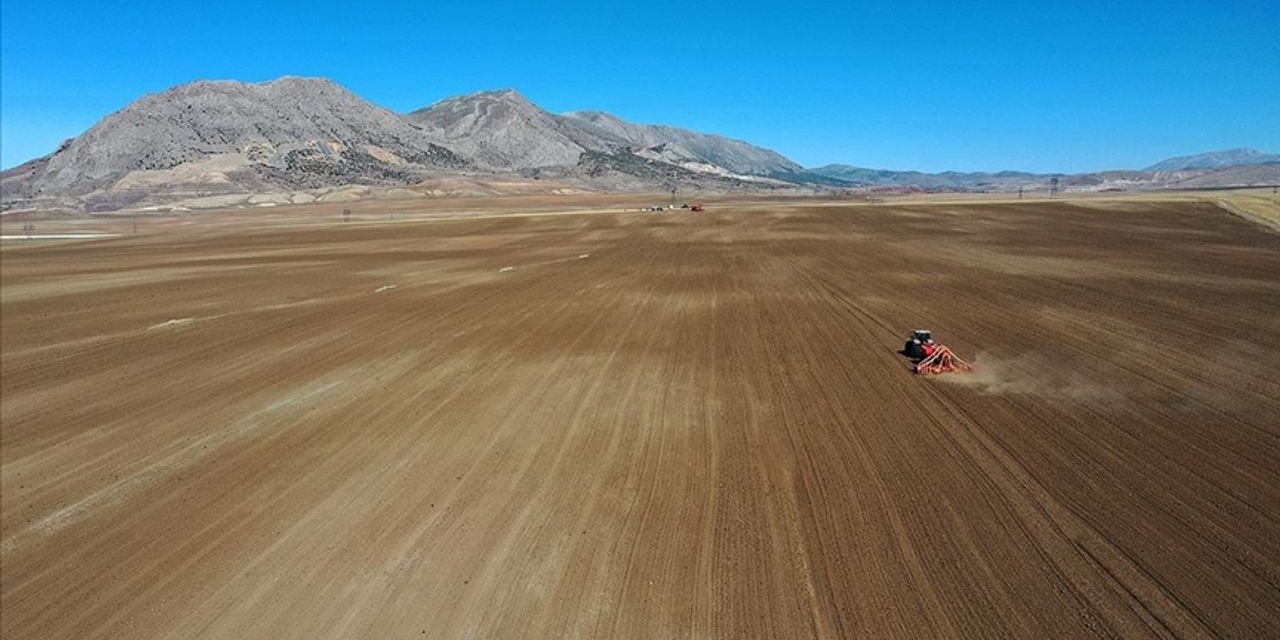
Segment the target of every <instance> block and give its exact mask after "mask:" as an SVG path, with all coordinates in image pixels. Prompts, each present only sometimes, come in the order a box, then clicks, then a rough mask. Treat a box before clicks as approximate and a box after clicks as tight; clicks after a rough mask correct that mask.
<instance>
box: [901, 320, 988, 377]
mask: <svg viewBox="0 0 1280 640" xmlns="http://www.w3.org/2000/svg"><path fill="white" fill-rule="evenodd" d="M902 355H905V356H907V357H908V358H910V359H911V362H912V365H911V370H912V371H913V372H915V373H920V374H933V373H956V372H965V371H973V366H972V365H970V364H969V363H968V362H965V361H964V360H961V359H960V356H957V355H956V354H955V353H954V352H953V351H951V349H950V348H948V347H947V346H946V345H941V344H938V343H937V342H934V341H933V332H932V331H929V330H927V329H916V330H915V331H912V332H911V337H910V338H907V343H906V345H904V346H903V347H902Z"/></svg>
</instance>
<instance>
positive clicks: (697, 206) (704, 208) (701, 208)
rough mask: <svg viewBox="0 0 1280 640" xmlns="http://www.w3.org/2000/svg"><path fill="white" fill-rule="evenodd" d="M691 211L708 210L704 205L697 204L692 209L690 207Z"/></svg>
mask: <svg viewBox="0 0 1280 640" xmlns="http://www.w3.org/2000/svg"><path fill="white" fill-rule="evenodd" d="M689 210H690V211H706V210H707V208H706V207H704V206H702V203H701V202H699V203H698V204H695V205H693V206H692V207H689Z"/></svg>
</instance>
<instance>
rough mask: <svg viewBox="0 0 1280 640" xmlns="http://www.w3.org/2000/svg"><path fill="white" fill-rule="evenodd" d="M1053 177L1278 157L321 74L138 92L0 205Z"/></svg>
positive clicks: (986, 183) (1275, 179) (1152, 177)
mask: <svg viewBox="0 0 1280 640" xmlns="http://www.w3.org/2000/svg"><path fill="white" fill-rule="evenodd" d="M1273 160H1274V161H1275V162H1273ZM1235 163H1249V164H1248V165H1247V166H1241V165H1239V164H1235ZM1153 168H1155V169H1158V170H1152V169H1153ZM1054 180H1057V183H1058V184H1057V186H1058V187H1059V188H1060V189H1065V190H1078V191H1103V190H1126V189H1159V188H1175V187H1178V186H1180V185H1181V186H1186V187H1187V188H1193V187H1194V188H1213V187H1220V186H1228V185H1231V186H1250V185H1267V186H1271V185H1274V184H1277V183H1280V156H1275V155H1270V154H1263V153H1261V152H1258V151H1255V150H1253V149H1243V148H1242V149H1230V150H1226V151H1220V152H1209V153H1204V154H1196V155H1191V156H1179V157H1177V158H1170V159H1167V160H1164V161H1161V162H1160V163H1157V164H1155V165H1152V167H1148V170H1145V171H1137V170H1120V171H1102V172H1094V173H1088V174H1073V175H1069V174H1036V173H1028V172H1021V171H1001V172H994V173H989V172H959V171H948V172H941V173H924V172H919V171H889V170H882V169H868V168H861V167H856V166H853V165H839V164H836V165H826V166H823V167H815V168H811V169H806V168H805V167H802V166H801V165H799V164H798V163H795V162H793V161H792V160H790V159H788V158H787V157H786V156H784V155H782V154H780V153H778V152H777V151H774V150H772V149H767V148H764V147H760V146H757V145H753V144H751V143H749V142H746V141H743V140H738V139H734V138H729V137H726V136H721V135H717V134H710V133H701V132H697V131H693V130H689V129H682V128H679V127H674V126H669V125H659V124H639V123H632V122H628V121H626V120H623V119H622V118H619V117H618V116H616V115H613V114H610V113H607V112H603V111H593V110H581V111H569V112H565V113H559V114H557V113H552V112H550V111H547V110H545V109H543V108H542V107H540V106H538V105H537V104H535V103H534V102H532V101H530V100H529V99H528V98H526V97H525V96H524V95H523V94H521V93H520V92H518V91H516V90H515V89H510V88H507V89H497V90H490V91H480V92H476V93H472V94H468V95H462V96H453V97H450V98H445V99H443V100H439V101H437V102H435V103H433V104H431V105H428V106H426V107H423V108H420V109H416V110H414V111H411V112H409V113H403V114H401V113H395V112H393V111H390V110H388V109H386V108H383V107H380V106H378V105H375V104H373V103H370V102H368V101H366V100H364V99H363V98H361V97H359V96H357V95H356V94H354V93H352V92H351V91H350V90H348V89H346V88H345V87H343V86H341V85H339V84H337V83H335V82H333V81H332V80H329V79H327V78H308V77H300V76H284V77H281V78H277V79H275V80H270V81H266V82H259V83H246V82H239V81H235V80H198V81H195V82H191V83H186V84H182V85H177V86H175V87H171V88H169V89H166V90H165V91H161V92H158V93H151V94H146V95H143V96H141V97H140V98H138V99H137V100H135V101H133V102H131V103H130V104H129V105H127V106H125V107H124V108H122V109H120V110H117V111H115V112H113V113H110V114H108V115H107V116H105V117H104V118H102V119H101V120H100V121H98V122H97V123H96V124H94V125H93V126H92V127H90V128H89V129H88V130H86V131H85V132H84V133H82V134H81V135H79V136H76V137H75V138H71V139H69V140H67V141H66V142H64V143H63V144H62V145H60V146H59V147H58V149H57V150H55V151H54V152H53V153H50V154H48V155H46V156H42V157H40V158H36V159H33V160H31V161H28V162H26V163H23V164H21V165H18V166H17V167H13V168H11V169H8V170H5V171H4V172H2V173H0V191H2V192H3V193H2V194H0V209H3V210H6V211H7V210H12V209H19V208H21V209H29V208H37V209H38V208H62V209H72V210H82V211H90V212H92V211H112V210H121V209H139V208H144V209H145V208H152V209H154V208H164V207H178V208H183V207H188V206H190V207H204V206H223V205H226V204H227V203H232V204H255V203H256V204H264V203H265V204H289V203H303V202H310V201H313V200H316V199H332V198H348V197H354V196H353V195H352V194H356V193H370V191H369V189H384V188H385V189H388V190H390V192H394V193H398V194H403V195H405V196H406V197H407V196H408V195H415V194H416V195H422V194H430V193H436V192H437V191H438V189H437V187H436V186H433V185H441V184H449V185H455V186H456V185H463V184H473V185H482V186H481V187H477V188H480V189H482V190H483V192H484V193H486V194H488V193H492V192H493V191H494V190H498V191H501V190H502V189H504V188H509V189H512V190H514V191H518V192H544V193H560V192H573V191H582V190H595V191H667V190H669V189H682V190H686V191H694V192H706V193H731V192H744V191H751V192H760V191H769V192H776V191H785V192H793V193H814V192H837V193H838V192H842V191H852V192H857V191H860V190H873V191H874V190H883V189H910V190H938V191H943V190H959V191H1018V190H1022V189H1032V190H1035V189H1042V188H1049V187H1050V185H1051V183H1052V181H1054ZM504 185H505V186H504ZM353 189H355V190H354V191H353ZM361 189H363V191H361ZM464 192H465V191H464ZM443 193H445V194H453V195H457V194H458V193H459V192H457V191H456V190H453V189H452V188H450V189H448V190H446V191H444V192H443Z"/></svg>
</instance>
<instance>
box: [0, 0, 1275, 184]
mask: <svg viewBox="0 0 1280 640" xmlns="http://www.w3.org/2000/svg"><path fill="white" fill-rule="evenodd" d="M2 7H3V9H2V11H3V23H2V25H3V26H2V28H3V38H2V41H0V47H2V56H0V65H2V72H3V73H2V76H0V82H2V85H3V86H2V87H0V89H2V91H3V93H2V94H0V106H2V113H0V122H2V127H0V134H2V135H3V137H2V138H0V149H2V151H3V158H2V164H3V166H5V167H10V166H13V165H15V164H17V163H19V162H22V161H25V160H28V159H30V158H32V157H35V156H38V155H42V154H45V153H48V152H49V151H52V150H53V149H54V148H55V147H56V146H57V144H58V143H59V142H60V141H61V140H63V139H65V138H68V137H71V136H74V135H77V134H79V133H80V132H82V131H84V130H85V129H86V128H88V127H89V126H91V125H92V124H93V123H94V122H96V121H97V120H98V119H99V118H101V117H102V116H104V115H106V114H108V113H110V112H112V111H115V110H117V109H120V108H122V107H124V106H125V105H126V104H128V103H129V102H130V101H131V100H133V99H134V98H136V97H138V96H140V95H142V94H144V93H148V92H155V91H161V90H163V89H165V88H167V87H170V86H172V85H175V84H181V83H184V82H189V81H192V80H196V79H202V78H203V79H228V78H229V79H237V80H246V81H262V80H269V79H272V78H275V77H277V76H281V75H308V76H325V77H329V78H332V79H333V80H335V81H336V82H338V83H340V84H343V85H345V86H347V87H348V88H350V89H351V90H352V91H354V92H355V93H357V94H359V95H361V96H363V97H364V98H366V99H368V100H370V101H372V102H374V103H377V104H380V105H382V106H385V107H387V108H390V109H393V110H396V111H407V110H411V109H414V108H417V107H420V106H424V105H426V104H429V103H431V102H434V101H436V100H438V99H441V98H444V97H447V96H449V95H454V94H459V93H467V92H471V91H476V90H481V89H492V88H501V87H514V88H516V89H519V90H520V91H521V92H523V93H524V94H525V95H527V96H528V97H529V98H530V99H532V100H533V101H535V102H537V103H539V104H541V105H542V106H544V107H546V108H548V109H551V110H553V111H568V110H574V109H602V110H607V111H611V112H614V113H616V114H618V115H620V116H622V117H624V118H627V119H631V120H636V121H641V122H658V123H667V124H675V125H679V126H684V127H689V128H694V129H699V130H704V131H711V132H716V133H721V134H725V135H729V136H732V137H737V138H743V139H746V140H750V141H752V142H755V143H758V144H762V145H765V146H768V147H772V148H774V149H777V150H778V151H781V152H782V153H784V154H786V155H787V156H789V157H791V158H793V159H794V160H796V161H798V162H800V163H801V164H805V165H808V166H814V165H819V164H825V163H829V162H846V163H851V164H856V165H859V166H867V167H877V168H893V169H922V170H930V171H936V170H944V169H963V170H994V169H1006V168H1016V169H1026V170H1033V171H1073V172H1074V171H1087V170H1098V169H1106V168H1121V167H1124V168H1129V167H1141V166H1145V165H1147V164H1149V163H1151V162H1154V161H1156V160H1159V159H1162V158H1164V157H1166V156H1170V155H1180V154H1185V153H1194V152H1200V151H1207V150H1216V149H1223V148H1229V147H1238V146H1252V147H1257V148H1260V149H1262V150H1264V151H1270V152H1280V0H1263V1H1257V0H1233V1H1232V2H1220V1H1219V2H1208V1H1205V2H1178V1H1176V0H1174V1H1169V2H1056V3H1051V4H1049V3H1029V2H1017V3H983V4H964V3H956V2H907V3H901V2H880V3H852V2H847V3H841V2H826V3H808V2H779V3H761V2H753V1H752V0H741V1H739V2H693V1H689V0H685V1H683V2H663V1H658V2H616V3H613V6H610V4H609V3H606V2H600V1H598V0H597V1H591V2H588V1H583V2H562V3H558V4H557V3H533V2H529V3H524V2H511V3H493V2H486V1H484V0H471V1H463V2H427V1H422V0H418V1H414V2H386V1H383V2H354V1H352V0H343V1H333V0H308V1H306V2H271V1H269V0H267V1H263V0H259V1H257V2H243V1H240V0H220V1H218V2H192V3H186V2H163V3H161V2H150V1H146V0H143V1H137V2H125V3H114V2H102V1H101V0H98V1H95V2H78V1H71V2H67V1H56V0H55V1H49V2H41V1H39V0H4V2H3V4H2Z"/></svg>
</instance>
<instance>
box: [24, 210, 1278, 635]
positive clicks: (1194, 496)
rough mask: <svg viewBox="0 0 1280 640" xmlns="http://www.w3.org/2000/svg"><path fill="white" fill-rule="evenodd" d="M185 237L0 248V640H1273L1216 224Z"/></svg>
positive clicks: (1027, 215)
mask: <svg viewBox="0 0 1280 640" xmlns="http://www.w3.org/2000/svg"><path fill="white" fill-rule="evenodd" d="M196 220H197V222H195V223H193V224H188V225H182V226H176V225H175V226H173V227H171V228H168V229H167V230H166V231H164V232H156V233H142V234H139V235H124V236H121V237H118V238H113V239H108V240H96V241H80V242H48V243H37V242H32V243H11V244H6V245H5V246H4V249H3V253H2V258H3V262H2V266H3V279H2V293H3V306H2V307H0V310H2V313H0V329H2V330H3V331H2V334H0V349H2V354H3V361H2V367H0V374H2V377H0V393H2V396H0V399H2V401H3V402H2V407H3V413H2V416H0V417H2V430H0V436H2V438H3V441H2V442H0V445H2V447H0V448H2V454H3V455H2V463H3V464H2V465H0V467H2V468H0V474H2V483H3V484H2V489H3V500H2V501H0V515H2V516H3V520H2V523H0V535H2V547H0V553H2V554H3V555H2V556H0V560H2V562H3V565H2V569H3V574H2V580H0V582H2V584H0V597H2V599H3V602H2V606H3V611H2V613H3V616H2V617H3V622H2V625H3V629H2V630H3V636H4V637H5V638H6V639H9V638H12V639H13V640H18V639H20V638H32V639H35V638H40V639H46V640H47V639H55V638H95V637H111V638H411V637H412V638H421V637H430V638H458V637H479V638H488V637H505V638H533V637H548V638H564V637H580V638H600V637H629V638H666V637H688V638H787V637H798V638H805V637H828V638H841V637H867V638H932V637H950V638H1071V637H1079V638H1095V637H1189V638H1197V637H1200V638H1207V637H1236V638H1265V637H1276V636H1277V635H1280V462H1278V461H1280V236H1277V235H1276V234H1274V233H1269V232H1266V231H1263V230H1261V229H1260V228H1258V227H1255V226H1252V225H1250V224H1248V223H1246V222H1244V221H1242V220H1240V219H1238V218H1236V217H1234V216H1231V215H1228V214H1227V213H1225V212H1223V211H1220V210H1218V209H1215V208H1213V207H1211V206H1208V205H1199V204H1194V203H1166V204H1152V203H1146V204H1142V203H1129V204H1124V203H1105V204H1104V203H1096V204H1091V205H1084V204H1077V205H1072V204H1066V203H1063V204H1008V205H998V204H982V205H978V204H947V205H920V206H905V205H901V206H899V205H875V206H833V205H822V204H813V205H797V204H779V203H775V204H764V205H757V206H746V205H742V206H737V205H728V204H726V205H723V206H717V207H714V208H713V211H711V212H708V213H705V214H688V213H685V214H642V213H618V214H608V213H597V214H583V215H558V216H545V217H521V218H501V217H493V218H485V219H477V220H452V221H435V222H394V221H391V222H385V223H374V222H371V221H364V222H352V223H348V224H342V223H341V222H338V221H336V220H333V219H331V218H329V219H327V221H326V223H325V224H309V225H305V226H301V225H300V226H296V227H291V226H288V225H285V224H280V225H277V226H274V227H269V228H256V229H253V228H250V227H248V226H246V227H244V228H241V227H237V226H236V225H228V224H218V225H210V226H209V227H207V228H202V227H201V225H200V223H199V222H198V219H196ZM915 328H929V329H932V330H933V331H934V335H935V337H937V338H939V339H940V341H941V342H944V343H946V344H948V345H950V346H951V347H952V348H953V349H955V350H956V352H957V353H958V354H960V355H961V356H963V357H966V358H968V359H969V360H971V361H973V362H975V364H976V366H977V371H976V372H975V373H974V374H972V375H968V376H949V377H930V378H925V377H916V376H913V375H912V374H910V373H909V372H908V369H907V362H906V361H905V360H904V359H903V357H902V356H901V355H899V354H898V353H897V350H898V349H900V348H901V346H902V341H903V339H904V337H905V336H906V335H907V333H908V332H909V331H910V330H911V329H915Z"/></svg>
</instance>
